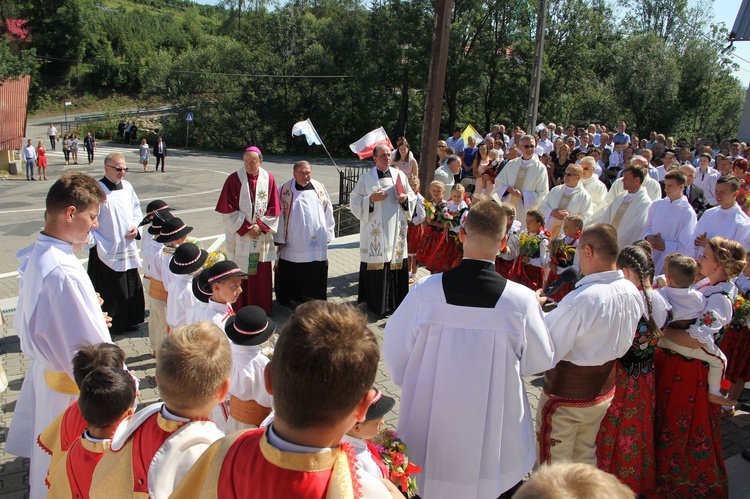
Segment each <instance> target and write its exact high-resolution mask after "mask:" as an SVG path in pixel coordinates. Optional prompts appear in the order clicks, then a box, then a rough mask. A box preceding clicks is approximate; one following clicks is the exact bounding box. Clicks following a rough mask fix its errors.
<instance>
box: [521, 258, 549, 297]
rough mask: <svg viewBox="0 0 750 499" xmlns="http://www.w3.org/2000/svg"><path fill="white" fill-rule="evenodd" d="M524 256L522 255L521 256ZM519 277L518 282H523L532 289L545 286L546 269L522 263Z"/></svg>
mask: <svg viewBox="0 0 750 499" xmlns="http://www.w3.org/2000/svg"><path fill="white" fill-rule="evenodd" d="M519 258H522V257H519ZM519 267H520V270H519V273H518V277H517V279H516V280H517V282H519V283H521V284H523V285H524V286H526V287H527V288H529V289H531V290H532V291H536V290H537V289H539V288H543V287H544V269H543V268H542V267H535V266H534V265H530V264H526V263H522V264H521V265H520V266H519Z"/></svg>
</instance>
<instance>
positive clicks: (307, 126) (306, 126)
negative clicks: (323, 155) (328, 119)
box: [292, 118, 323, 146]
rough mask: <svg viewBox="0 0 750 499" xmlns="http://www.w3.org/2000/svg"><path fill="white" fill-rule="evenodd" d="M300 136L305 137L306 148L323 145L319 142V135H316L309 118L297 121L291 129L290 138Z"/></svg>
mask: <svg viewBox="0 0 750 499" xmlns="http://www.w3.org/2000/svg"><path fill="white" fill-rule="evenodd" d="M300 135H304V136H305V138H306V139H307V145H308V146H312V145H318V146H322V145H323V141H322V140H320V135H318V132H317V131H316V130H315V127H314V126H313V124H312V121H310V118H307V119H306V120H305V121H298V122H297V123H295V124H294V126H293V127H292V137H299V136H300Z"/></svg>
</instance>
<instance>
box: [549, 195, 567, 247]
mask: <svg viewBox="0 0 750 499" xmlns="http://www.w3.org/2000/svg"><path fill="white" fill-rule="evenodd" d="M572 198H573V193H572V192H571V193H570V194H567V193H566V194H563V197H562V199H560V202H559V203H558V205H557V209H558V210H565V209H567V208H568V205H569V204H570V200H571V199H572ZM562 226H563V220H560V219H559V218H555V219H554V220H553V221H552V227H551V228H550V233H551V234H552V235H551V236H550V239H554V238H556V237H557V236H559V235H560V231H561V230H562Z"/></svg>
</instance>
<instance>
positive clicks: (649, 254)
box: [633, 239, 656, 283]
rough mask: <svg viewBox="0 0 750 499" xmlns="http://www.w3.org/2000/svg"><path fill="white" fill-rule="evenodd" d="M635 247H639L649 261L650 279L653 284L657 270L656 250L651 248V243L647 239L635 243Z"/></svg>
mask: <svg viewBox="0 0 750 499" xmlns="http://www.w3.org/2000/svg"><path fill="white" fill-rule="evenodd" d="M633 246H638V247H639V248H641V249H642V250H643V252H644V253H645V254H646V260H648V278H649V279H650V280H651V282H652V283H653V282H654V277H655V274H656V268H655V265H654V248H653V247H652V246H651V243H649V242H648V241H646V240H645V239H639V240H638V241H636V242H634V243H633Z"/></svg>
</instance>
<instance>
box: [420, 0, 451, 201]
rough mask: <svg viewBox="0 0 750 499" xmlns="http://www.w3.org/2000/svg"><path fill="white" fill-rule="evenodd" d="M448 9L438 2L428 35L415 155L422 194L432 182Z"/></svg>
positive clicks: (448, 3)
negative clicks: (426, 72)
mask: <svg viewBox="0 0 750 499" xmlns="http://www.w3.org/2000/svg"><path fill="white" fill-rule="evenodd" d="M452 10H453V0H438V2H437V9H436V10H435V31H434V33H433V35H432V52H431V53H430V73H429V75H428V76H427V96H426V98H425V106H424V122H423V123H422V147H421V149H420V154H419V181H420V183H421V190H422V192H426V189H427V185H428V184H429V183H430V182H432V179H433V177H434V174H435V161H436V159H437V151H436V149H437V142H438V137H439V135H440V115H441V114H442V110H443V92H444V90H445V71H446V66H447V64H448V39H449V38H450V34H451V11H452Z"/></svg>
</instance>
